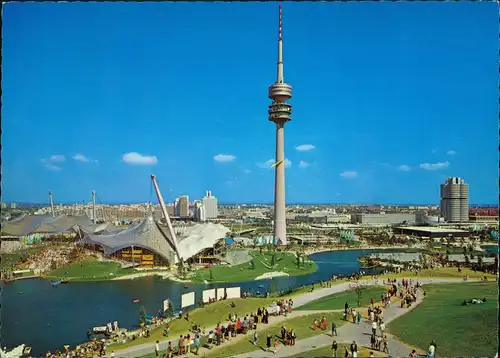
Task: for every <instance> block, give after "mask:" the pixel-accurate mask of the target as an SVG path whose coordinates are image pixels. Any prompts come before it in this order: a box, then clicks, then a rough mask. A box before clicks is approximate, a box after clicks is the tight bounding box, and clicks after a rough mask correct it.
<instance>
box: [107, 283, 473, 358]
mask: <svg viewBox="0 0 500 358" xmlns="http://www.w3.org/2000/svg"><path fill="white" fill-rule="evenodd" d="M408 279H412V280H415V277H408ZM399 281H401V278H398V282H399ZM418 281H419V282H420V284H422V285H429V284H441V283H460V282H461V283H463V284H467V283H468V282H477V281H472V280H470V281H463V280H459V279H456V278H449V279H445V278H418ZM359 282H360V283H362V284H363V285H366V286H376V285H378V286H380V285H382V284H383V281H382V280H366V281H359ZM352 284H353V283H352V282H343V283H340V284H336V285H333V286H332V287H328V288H317V289H315V290H314V291H312V292H308V293H305V294H302V295H300V296H296V297H294V298H293V300H294V307H295V308H297V307H300V306H304V305H306V304H308V303H310V302H313V301H315V300H318V299H320V298H323V297H326V296H329V295H333V294H336V293H341V292H344V291H347V290H349V289H351V288H352ZM422 301H423V295H422V294H420V295H418V297H417V301H416V302H415V303H414V304H413V305H412V307H411V308H401V307H400V306H399V305H396V304H393V305H391V307H390V308H386V309H384V322H385V323H386V324H388V323H389V322H391V321H392V320H394V319H396V318H398V317H400V316H402V315H404V314H406V313H407V312H409V311H410V310H413V309H414V308H415V307H417V306H418V305H419V304H420V303H421V302H422ZM317 312H318V311H297V310H294V312H293V313H292V314H290V315H288V318H294V317H299V316H302V315H310V314H315V313H317ZM321 312H328V311H325V310H322V311H321ZM286 319H287V318H285V317H283V316H279V317H272V320H270V323H269V324H267V325H262V324H261V325H258V329H257V331H260V330H262V329H266V328H269V327H272V326H274V325H278V324H279V323H281V322H282V321H285V320H286ZM224 324H227V322H225V323H224ZM370 331H371V326H370V323H369V322H368V321H366V320H363V321H362V323H360V324H359V325H357V324H350V323H349V324H346V325H344V326H342V327H340V328H339V329H338V334H339V336H338V337H336V340H337V342H338V343H351V342H352V341H356V342H357V343H358V346H360V347H362V346H366V347H369V344H368V343H369V340H370ZM387 337H388V346H389V353H390V355H389V356H390V357H405V356H408V355H409V353H410V352H411V350H412V349H416V350H417V352H418V353H419V354H425V353H424V352H422V351H421V350H420V349H417V348H415V347H412V346H410V345H408V344H406V343H404V342H401V341H400V340H398V339H396V338H395V337H394V336H392V335H390V334H387ZM244 338H246V339H248V336H245V335H240V336H238V337H236V338H234V339H232V340H231V341H227V342H226V343H224V345H221V346H218V347H214V348H212V349H211V350H210V351H206V350H205V349H203V348H202V349H201V350H200V355H201V356H203V354H204V353H207V354H210V355H213V354H214V352H215V351H217V350H219V349H223V348H224V347H228V346H229V345H233V344H236V343H237V342H238V341H239V340H240V339H244ZM170 341H171V342H172V345H173V346H176V345H177V339H171V340H170ZM331 343H332V337H331V336H330V335H329V334H320V335H317V336H314V337H309V338H306V339H301V340H297V341H296V344H295V346H287V347H284V346H282V345H280V347H279V348H278V351H277V352H276V354H275V353H272V352H264V351H262V350H261V349H259V350H256V351H253V352H248V353H244V354H240V355H236V356H234V357H236V358H247V357H249V358H257V357H290V356H293V355H296V354H300V353H302V352H306V351H310V350H313V349H316V348H322V347H325V346H329V345H330V344H331ZM167 345H168V340H165V341H163V342H161V343H160V350H162V351H165V350H166V349H167ZM154 347H155V344H154V343H144V344H141V345H137V346H134V347H130V348H126V349H123V350H119V351H118V350H117V351H116V352H115V356H117V357H124V358H136V357H140V356H143V355H147V354H151V353H153V352H154ZM109 353H111V352H108V355H107V356H106V357H109Z"/></svg>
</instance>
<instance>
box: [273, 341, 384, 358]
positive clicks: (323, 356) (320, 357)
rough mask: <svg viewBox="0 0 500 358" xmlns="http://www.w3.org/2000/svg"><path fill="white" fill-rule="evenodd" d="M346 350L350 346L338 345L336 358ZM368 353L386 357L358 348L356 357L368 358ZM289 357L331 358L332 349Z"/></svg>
mask: <svg viewBox="0 0 500 358" xmlns="http://www.w3.org/2000/svg"><path fill="white" fill-rule="evenodd" d="M332 341H333V340H332ZM346 348H347V349H350V345H349V344H339V345H338V349H337V357H343V356H344V353H345V349H346ZM278 352H279V351H278ZM370 352H373V355H374V356H375V357H387V354H384V353H381V352H378V351H376V350H370V349H367V348H361V347H359V346H358V357H359V358H366V357H369V356H370ZM349 356H351V355H350V353H349ZM291 357H293V358H302V357H303V358H327V357H328V358H331V357H332V349H331V346H330V345H328V346H326V347H323V348H317V349H313V350H310V351H307V352H302V353H300V354H297V355H294V356H291Z"/></svg>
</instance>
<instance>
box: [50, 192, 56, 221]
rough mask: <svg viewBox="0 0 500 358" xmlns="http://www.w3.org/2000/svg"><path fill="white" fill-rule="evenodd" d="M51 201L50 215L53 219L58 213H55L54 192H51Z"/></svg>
mask: <svg viewBox="0 0 500 358" xmlns="http://www.w3.org/2000/svg"><path fill="white" fill-rule="evenodd" d="M49 200H50V213H51V215H52V217H55V216H56V212H55V211H54V199H53V198H52V192H51V191H49Z"/></svg>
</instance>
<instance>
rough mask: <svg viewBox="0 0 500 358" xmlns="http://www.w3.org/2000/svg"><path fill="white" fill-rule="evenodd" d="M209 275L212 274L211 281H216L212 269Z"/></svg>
mask: <svg viewBox="0 0 500 358" xmlns="http://www.w3.org/2000/svg"><path fill="white" fill-rule="evenodd" d="M209 274H210V281H213V280H214V272H213V271H212V269H210V271H209Z"/></svg>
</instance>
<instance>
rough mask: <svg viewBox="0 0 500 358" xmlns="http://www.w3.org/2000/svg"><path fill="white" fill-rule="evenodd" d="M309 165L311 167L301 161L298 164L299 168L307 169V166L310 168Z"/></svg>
mask: <svg viewBox="0 0 500 358" xmlns="http://www.w3.org/2000/svg"><path fill="white" fill-rule="evenodd" d="M310 165H311V163H308V162H306V161H303V160H301V161H300V162H299V168H307V167H308V166H310Z"/></svg>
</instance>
